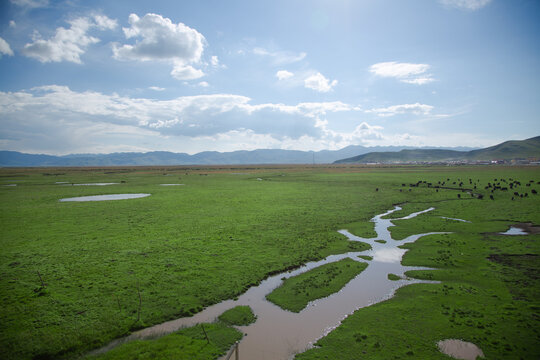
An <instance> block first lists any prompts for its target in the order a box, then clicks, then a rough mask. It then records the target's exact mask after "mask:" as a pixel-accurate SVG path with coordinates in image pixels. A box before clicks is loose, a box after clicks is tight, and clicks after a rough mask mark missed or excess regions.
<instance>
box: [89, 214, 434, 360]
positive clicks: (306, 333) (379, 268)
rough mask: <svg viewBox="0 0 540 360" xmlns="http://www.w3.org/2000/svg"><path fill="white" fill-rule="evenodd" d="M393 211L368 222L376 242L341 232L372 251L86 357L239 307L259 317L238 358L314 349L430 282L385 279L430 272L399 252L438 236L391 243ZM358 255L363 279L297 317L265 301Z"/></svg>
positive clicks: (270, 283) (275, 281) (275, 280)
mask: <svg viewBox="0 0 540 360" xmlns="http://www.w3.org/2000/svg"><path fill="white" fill-rule="evenodd" d="M397 210H401V208H400V207H398V206H396V207H395V208H394V209H392V210H390V211H388V212H386V213H384V214H381V215H377V216H375V217H374V218H373V219H372V220H371V221H373V222H375V231H376V232H377V235H378V236H377V237H375V238H371V239H365V238H361V237H358V236H355V235H353V234H351V233H349V232H348V231H346V230H340V231H339V232H340V233H341V234H343V235H345V236H346V237H347V238H348V239H349V240H351V241H362V242H366V243H369V244H370V245H371V246H372V249H371V250H366V251H360V252H349V253H344V254H339V255H330V256H328V257H327V258H326V259H323V260H320V261H314V262H310V263H307V264H306V265H304V266H302V267H300V268H298V269H296V270H293V271H289V272H284V273H281V274H277V275H274V276H272V277H269V278H267V279H265V280H263V281H262V282H261V283H260V284H259V285H258V286H256V287H252V288H250V289H248V290H247V291H246V292H245V293H244V294H243V295H241V296H240V297H239V298H238V300H225V301H223V302H221V303H218V304H215V305H212V306H209V307H207V308H206V309H204V310H203V311H201V312H200V313H198V314H195V315H194V316H192V317H188V318H180V319H176V320H172V321H168V322H165V323H162V324H158V325H155V326H152V327H149V328H146V329H142V330H139V331H136V332H133V333H132V334H131V335H128V336H126V337H124V338H120V339H116V340H113V341H112V342H111V343H109V344H108V345H106V346H104V347H102V348H100V349H96V350H94V351H92V352H91V353H90V354H101V353H105V352H107V351H109V350H111V349H112V348H114V347H116V346H118V345H120V344H123V343H126V342H129V341H133V340H140V339H151V338H156V337H159V336H163V335H166V334H170V333H172V332H174V331H177V330H178V329H180V328H183V327H189V326H194V325H196V324H199V323H202V322H212V321H214V320H215V319H216V318H217V317H218V316H219V315H220V314H221V313H223V312H224V311H225V310H228V309H231V308H233V307H235V306H238V305H248V306H250V307H251V308H252V309H253V312H254V313H255V315H256V316H257V321H256V322H255V323H253V324H251V325H249V326H239V327H238V329H240V331H242V332H243V333H244V334H245V335H246V336H244V338H243V339H242V340H241V342H240V353H241V354H242V355H241V357H242V358H245V359H260V360H265V359H268V360H270V359H271V360H275V359H289V358H292V357H294V355H295V354H297V353H300V352H303V351H305V350H307V349H308V348H310V347H313V344H314V343H315V342H316V341H317V339H319V338H321V337H323V336H325V335H327V334H328V333H329V332H330V331H332V330H333V329H335V328H336V327H337V326H339V325H340V323H341V321H342V320H343V319H344V318H346V317H347V316H348V315H350V314H352V313H353V312H354V311H356V310H358V309H359V308H362V307H366V306H370V305H373V304H376V303H378V302H381V301H384V300H387V299H389V298H391V297H392V296H393V295H394V293H395V291H396V290H397V289H398V288H400V287H402V286H405V285H408V284H413V283H433V281H424V280H416V279H402V280H398V281H391V280H389V279H388V274H389V273H393V274H396V275H397V276H400V277H405V276H404V273H405V272H406V271H409V270H423V269H428V268H425V267H415V266H403V265H401V258H402V256H403V254H404V253H405V252H406V250H404V249H400V248H398V246H399V245H403V244H405V243H411V242H414V241H416V240H417V239H419V238H420V237H422V236H426V235H431V234H442V233H436V232H433V233H426V234H417V235H411V236H409V237H407V238H406V239H404V240H400V241H396V240H393V239H392V238H391V236H390V232H389V231H388V227H390V226H393V224H392V222H391V220H389V219H382V217H383V216H386V215H389V214H391V213H393V212H394V211H397ZM431 210H433V208H430V209H427V210H424V211H420V212H417V213H414V214H411V215H409V216H407V217H406V218H407V219H410V218H412V217H414V216H417V215H419V214H423V213H425V212H427V211H431ZM381 239H384V240H386V241H387V242H386V243H384V244H382V243H379V242H376V241H375V240H381ZM360 255H363V256H371V257H372V258H373V260H371V261H367V262H368V264H369V266H368V267H367V268H366V269H365V270H364V271H363V272H362V273H360V274H359V275H358V276H356V277H355V278H354V279H353V280H351V281H350V282H349V283H348V284H347V285H345V286H344V287H343V288H342V289H341V290H340V291H339V292H337V293H334V294H332V295H330V296H328V297H326V298H323V299H318V300H315V301H312V302H311V303H309V304H308V306H307V307H306V308H305V309H303V310H302V311H300V312H299V313H292V312H289V311H286V310H283V309H281V308H280V307H278V306H277V305H274V304H272V303H271V302H269V301H267V300H266V298H265V296H266V295H267V294H269V293H270V292H272V290H274V289H275V288H276V287H278V286H280V285H281V283H282V279H283V278H289V277H292V276H296V275H299V274H301V273H304V272H306V271H308V270H311V269H313V268H316V267H318V266H321V265H324V264H328V263H332V262H336V261H339V260H342V259H344V258H351V259H353V260H356V261H364V260H362V259H360V258H358V256H360Z"/></svg>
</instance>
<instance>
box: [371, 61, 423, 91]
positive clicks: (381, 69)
mask: <svg viewBox="0 0 540 360" xmlns="http://www.w3.org/2000/svg"><path fill="white" fill-rule="evenodd" d="M429 68H430V66H429V65H428V64H411V63H399V62H396V61H389V62H381V63H377V64H373V65H371V66H370V68H369V71H370V72H371V73H373V74H375V75H377V76H381V77H391V78H396V79H398V80H399V81H401V82H404V83H409V84H417V85H423V84H427V83H430V82H432V81H434V79H433V77H432V75H431V74H427V73H426V72H427V71H428V70H429Z"/></svg>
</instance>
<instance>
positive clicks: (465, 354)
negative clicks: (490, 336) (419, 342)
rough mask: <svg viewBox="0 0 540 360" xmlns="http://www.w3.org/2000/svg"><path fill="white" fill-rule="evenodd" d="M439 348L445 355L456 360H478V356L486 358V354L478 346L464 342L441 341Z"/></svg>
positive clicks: (438, 344)
mask: <svg viewBox="0 0 540 360" xmlns="http://www.w3.org/2000/svg"><path fill="white" fill-rule="evenodd" d="M437 346H438V347H439V350H440V351H441V352H442V353H443V354H446V355H448V356H451V357H453V358H455V359H463V360H476V358H477V357H478V356H481V357H484V353H483V352H482V350H481V349H480V348H479V347H478V346H476V345H475V344H473V343H470V342H466V341H463V340H458V339H447V340H441V341H439V342H438V343H437Z"/></svg>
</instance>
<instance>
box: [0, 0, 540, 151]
mask: <svg viewBox="0 0 540 360" xmlns="http://www.w3.org/2000/svg"><path fill="white" fill-rule="evenodd" d="M539 35H540V2H539V1H536V0H512V1H509V0H407V1H402V0H319V1H317V0H312V1H299V0H296V1H295V0H286V1H281V0H274V1H218V0H214V1H210V0H206V1H205V0H200V1H160V0H153V1H99V0H96V1H82V0H65V1H53V0H1V1H0V55H1V57H0V79H1V81H0V123H1V128H0V149H2V150H16V151H22V152H29V153H47V154H68V153H110V152H124V151H154V150H165V151H174V152H187V153H196V152H200V151H205V150H216V151H233V150H252V149H260V148H280V149H298V150H321V149H339V148H342V147H345V146H347V145H365V146H374V145H410V146H474V147H481V146H489V145H494V144H496V143H499V142H502V141H505V140H510V139H525V138H529V137H533V136H537V135H540V119H539V116H538V115H539V113H540V112H539V110H540V95H539V94H540V81H538V80H539V79H540V39H539V38H540V36H539Z"/></svg>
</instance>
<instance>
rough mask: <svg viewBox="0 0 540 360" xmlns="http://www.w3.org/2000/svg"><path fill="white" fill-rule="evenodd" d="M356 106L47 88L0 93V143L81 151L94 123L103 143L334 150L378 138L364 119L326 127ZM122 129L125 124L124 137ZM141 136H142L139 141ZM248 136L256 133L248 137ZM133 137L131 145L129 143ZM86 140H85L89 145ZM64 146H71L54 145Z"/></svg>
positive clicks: (47, 150)
mask: <svg viewBox="0 0 540 360" xmlns="http://www.w3.org/2000/svg"><path fill="white" fill-rule="evenodd" d="M360 110H361V109H360V108H359V107H357V106H354V105H350V104H346V103H343V102H340V101H335V102H308V103H297V104H291V105H287V104H280V103H262V104H253V103H252V100H251V99H250V98H247V97H245V96H240V95H233V94H212V95H197V96H183V97H178V98H173V99H170V100H154V99H148V98H130V97H125V96H120V95H117V94H112V95H106V94H103V93H99V92H93V91H86V92H77V91H72V90H71V89H69V88H68V87H65V86H58V85H50V86H42V87H37V88H34V89H31V90H26V91H19V92H0V114H1V115H0V117H1V121H2V131H1V132H0V135H1V136H0V145H2V146H4V148H10V149H21V148H23V147H25V146H26V147H27V148H31V149H33V150H34V151H45V152H51V151H52V150H51V149H55V151H56V152H61V151H64V152H65V151H67V152H76V151H78V150H73V149H80V151H82V149H83V148H84V149H86V148H87V147H90V146H91V145H94V146H97V145H96V143H95V142H96V141H97V142H99V139H98V138H97V137H96V135H95V134H94V133H91V132H90V131H91V129H96V128H99V129H101V130H100V131H101V132H100V134H101V135H103V136H104V139H105V140H103V143H102V146H104V147H103V148H110V146H112V144H118V141H123V140H117V141H115V140H114V139H115V135H114V134H113V133H112V131H113V130H110V129H114V131H116V132H119V134H118V139H126V138H129V139H132V140H129V141H128V140H125V141H126V146H132V147H136V146H138V145H137V144H141V143H145V144H146V143H148V142H151V141H153V142H154V143H155V144H156V145H155V146H154V148H155V147H156V146H157V147H158V148H160V147H163V146H165V145H164V144H168V145H169V146H171V148H169V150H171V149H177V150H182V149H179V148H178V146H180V145H178V144H184V143H186V144H188V143H189V144H191V145H190V146H193V147H194V148H200V147H202V146H203V144H205V143H204V142H202V143H200V144H198V145H197V142H201V141H203V140H204V141H206V144H208V142H210V143H213V144H214V145H215V146H218V143H219V142H221V141H225V142H227V140H226V138H227V136H229V137H230V139H233V138H234V139H236V140H239V141H240V140H241V142H240V143H237V144H236V145H235V144H234V143H233V142H230V143H227V144H229V145H227V146H231V147H233V146H236V149H238V147H239V146H241V145H239V144H242V143H244V144H249V146H248V145H246V146H247V147H251V146H254V147H260V146H262V144H258V145H257V144H256V143H255V142H254V140H253V139H255V138H258V139H266V140H265V141H266V143H268V144H269V145H271V146H272V147H280V148H301V147H302V146H304V147H306V148H309V147H312V148H318V149H322V148H328V147H331V148H339V147H343V146H347V145H350V144H351V143H352V142H358V141H361V139H364V140H365V139H376V138H378V137H380V133H379V132H380V129H381V128H379V127H376V126H370V125H368V124H365V123H361V124H360V125H358V127H357V128H356V129H355V130H354V131H352V132H336V131H334V130H332V129H331V127H330V125H329V120H330V119H331V118H333V117H334V116H336V115H337V114H338V113H350V114H353V113H359V112H360ZM105 129H109V130H105ZM122 129H126V130H125V131H126V134H123V133H122ZM103 132H106V134H104V133H103ZM143 135H144V136H148V137H149V139H148V140H143V139H144V136H143ZM248 135H256V137H254V138H252V139H249V138H247V137H246V136H248ZM45 138H46V139H45ZM135 138H136V139H138V140H137V141H139V142H138V143H137V142H134V140H133V139H135ZM28 139H32V141H30V140H28ZM66 139H69V140H66ZM72 139H77V140H78V142H75V141H72ZM89 139H92V143H91V144H90V143H89V141H90V140H89ZM152 139H153V140H152ZM158 139H161V141H158ZM163 139H170V140H167V141H165V140H163ZM175 139H176V140H175ZM205 139H206V140H205ZM362 141H363V140H362ZM30 142H31V144H30ZM68 145H69V146H70V147H71V149H72V150H65V149H63V148H62V149H60V148H59V147H68ZM182 146H183V145H182ZM186 146H188V145H186ZM221 149H223V148H221ZM184 150H185V149H184ZM200 150H205V149H204V148H202V149H200ZM92 152H95V150H94V151H92Z"/></svg>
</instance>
